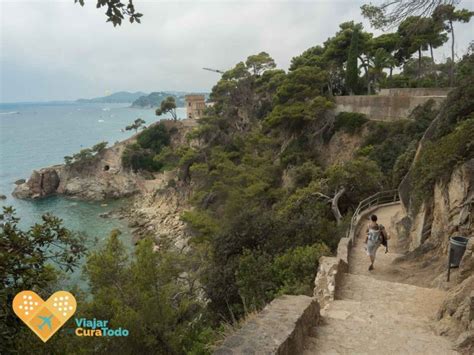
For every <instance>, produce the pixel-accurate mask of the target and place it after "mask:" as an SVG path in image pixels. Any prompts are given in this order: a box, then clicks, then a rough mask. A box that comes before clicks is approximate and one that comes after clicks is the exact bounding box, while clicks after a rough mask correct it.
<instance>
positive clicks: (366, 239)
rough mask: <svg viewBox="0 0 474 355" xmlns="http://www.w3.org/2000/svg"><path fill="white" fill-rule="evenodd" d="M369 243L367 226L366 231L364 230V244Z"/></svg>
mask: <svg viewBox="0 0 474 355" xmlns="http://www.w3.org/2000/svg"><path fill="white" fill-rule="evenodd" d="M368 241H369V226H367V229H366V230H365V242H364V243H365V244H367V242H368Z"/></svg>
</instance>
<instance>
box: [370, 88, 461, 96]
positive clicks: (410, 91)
mask: <svg viewBox="0 0 474 355" xmlns="http://www.w3.org/2000/svg"><path fill="white" fill-rule="evenodd" d="M452 89H453V88H392V89H381V90H380V92H379V96H447V95H448V93H449V92H450V91H451V90H452Z"/></svg>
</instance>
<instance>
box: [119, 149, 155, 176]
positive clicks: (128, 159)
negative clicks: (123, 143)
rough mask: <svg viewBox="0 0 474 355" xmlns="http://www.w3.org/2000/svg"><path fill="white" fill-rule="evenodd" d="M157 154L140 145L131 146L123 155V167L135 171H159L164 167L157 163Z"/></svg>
mask: <svg viewBox="0 0 474 355" xmlns="http://www.w3.org/2000/svg"><path fill="white" fill-rule="evenodd" d="M154 157H155V154H154V153H153V152H152V151H151V150H150V149H143V148H142V147H140V145H138V144H136V143H135V144H129V145H128V146H127V147H126V148H125V150H124V151H123V154H122V165H123V166H124V167H125V168H128V169H132V170H133V171H135V172H136V171H139V170H146V171H159V170H160V169H161V168H162V165H161V163H160V162H159V161H155V159H154Z"/></svg>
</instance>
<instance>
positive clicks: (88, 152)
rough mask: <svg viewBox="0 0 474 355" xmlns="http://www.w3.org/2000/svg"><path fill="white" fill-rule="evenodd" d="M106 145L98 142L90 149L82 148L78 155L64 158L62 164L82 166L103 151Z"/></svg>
mask: <svg viewBox="0 0 474 355" xmlns="http://www.w3.org/2000/svg"><path fill="white" fill-rule="evenodd" d="M107 144H108V143H107V142H100V143H97V144H96V145H94V146H93V147H92V148H84V149H81V150H80V151H79V153H75V154H73V155H72V156H65V157H64V163H65V164H66V165H72V164H77V165H82V164H84V163H87V162H90V161H92V160H94V158H95V157H96V156H97V155H98V154H99V153H101V152H102V151H103V150H104V149H105V147H106V146H107Z"/></svg>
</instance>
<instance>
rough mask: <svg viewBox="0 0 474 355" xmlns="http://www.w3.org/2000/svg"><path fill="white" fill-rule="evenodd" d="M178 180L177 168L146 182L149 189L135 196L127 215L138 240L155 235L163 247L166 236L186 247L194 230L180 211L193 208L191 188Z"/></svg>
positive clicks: (157, 242)
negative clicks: (189, 227) (189, 226)
mask: <svg viewBox="0 0 474 355" xmlns="http://www.w3.org/2000/svg"><path fill="white" fill-rule="evenodd" d="M176 180H177V178H176V172H175V171H168V172H165V173H163V174H160V175H158V176H157V178H156V179H155V180H153V181H148V182H147V183H148V184H149V186H148V190H149V191H148V192H147V193H144V194H140V195H139V197H137V198H136V199H135V201H134V203H133V205H132V206H131V208H130V210H129V212H128V213H127V218H128V219H129V221H130V223H129V225H130V227H132V228H134V232H133V234H134V236H135V239H136V241H138V240H139V239H141V238H142V237H144V236H152V237H153V238H154V239H155V242H156V244H157V246H160V244H161V242H162V240H163V239H167V238H168V237H172V242H173V244H174V247H175V248H177V249H179V250H183V249H185V248H186V247H187V243H188V240H189V238H190V237H191V233H190V231H189V229H188V228H187V226H186V223H185V222H184V221H182V220H181V214H182V213H183V212H184V211H186V210H188V209H190V208H191V206H190V204H189V197H190V195H191V192H192V187H191V186H189V185H185V184H183V183H181V182H176ZM171 182H173V183H171ZM170 185H173V186H170Z"/></svg>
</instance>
